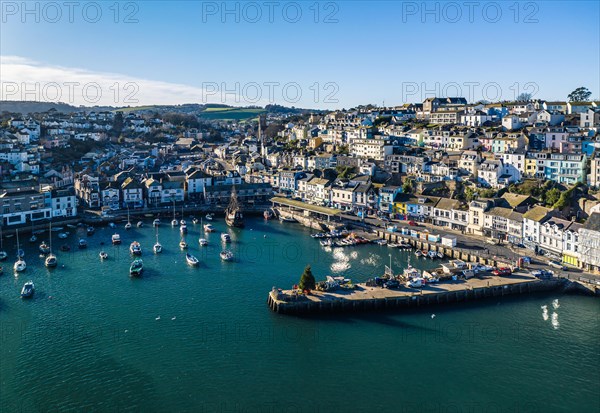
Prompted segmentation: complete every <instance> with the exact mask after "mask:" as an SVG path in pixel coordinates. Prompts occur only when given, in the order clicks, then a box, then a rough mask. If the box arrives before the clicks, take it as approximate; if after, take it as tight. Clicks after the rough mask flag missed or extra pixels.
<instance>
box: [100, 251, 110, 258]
mask: <svg viewBox="0 0 600 413" xmlns="http://www.w3.org/2000/svg"><path fill="white" fill-rule="evenodd" d="M98 255H99V256H100V259H101V260H105V259H107V258H108V253H107V252H106V251H100V254H98Z"/></svg>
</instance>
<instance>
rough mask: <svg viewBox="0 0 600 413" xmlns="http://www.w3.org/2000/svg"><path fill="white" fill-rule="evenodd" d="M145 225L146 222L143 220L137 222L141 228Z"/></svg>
mask: <svg viewBox="0 0 600 413" xmlns="http://www.w3.org/2000/svg"><path fill="white" fill-rule="evenodd" d="M143 226H144V223H143V222H142V221H138V222H137V224H136V227H138V228H141V227H143Z"/></svg>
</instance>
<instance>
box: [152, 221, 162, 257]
mask: <svg viewBox="0 0 600 413" xmlns="http://www.w3.org/2000/svg"><path fill="white" fill-rule="evenodd" d="M152 250H153V251H154V253H155V254H160V253H161V252H162V245H161V244H160V242H158V227H157V228H156V243H155V244H154V245H153V246H152Z"/></svg>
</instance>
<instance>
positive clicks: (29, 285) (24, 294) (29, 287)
mask: <svg viewBox="0 0 600 413" xmlns="http://www.w3.org/2000/svg"><path fill="white" fill-rule="evenodd" d="M34 293H35V285H34V284H33V281H27V282H26V283H25V284H24V285H23V288H22V289H21V298H31V297H33V294H34Z"/></svg>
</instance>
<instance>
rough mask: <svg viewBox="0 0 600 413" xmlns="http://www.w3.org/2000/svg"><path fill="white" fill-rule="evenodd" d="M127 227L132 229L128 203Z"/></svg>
mask: <svg viewBox="0 0 600 413" xmlns="http://www.w3.org/2000/svg"><path fill="white" fill-rule="evenodd" d="M125 229H131V221H130V220H129V204H127V224H125Z"/></svg>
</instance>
